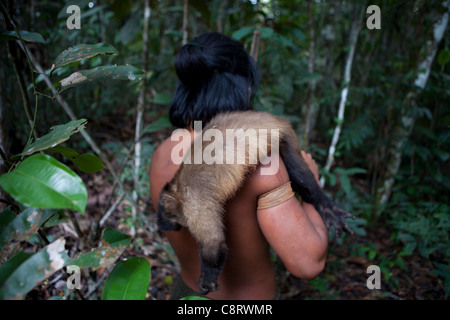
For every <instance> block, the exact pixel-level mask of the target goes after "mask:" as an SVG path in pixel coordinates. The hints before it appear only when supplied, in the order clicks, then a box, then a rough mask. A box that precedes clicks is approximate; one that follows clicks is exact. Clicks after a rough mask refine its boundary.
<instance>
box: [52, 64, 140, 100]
mask: <svg viewBox="0 0 450 320" xmlns="http://www.w3.org/2000/svg"><path fill="white" fill-rule="evenodd" d="M143 76H144V73H143V72H142V70H141V69H138V68H136V67H133V66H132V65H128V64H127V65H125V66H100V67H97V68H95V69H90V70H81V71H77V72H75V73H72V74H71V75H70V76H69V77H67V78H65V79H62V80H61V81H60V84H61V85H60V86H59V87H58V93H62V92H64V91H66V90H68V89H72V88H75V87H78V86H80V85H83V84H86V83H89V82H93V81H102V83H104V82H105V81H108V80H131V81H134V80H141V79H142V77H143Z"/></svg>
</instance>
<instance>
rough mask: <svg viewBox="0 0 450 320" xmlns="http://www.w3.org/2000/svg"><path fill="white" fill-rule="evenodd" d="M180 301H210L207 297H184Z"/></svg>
mask: <svg viewBox="0 0 450 320" xmlns="http://www.w3.org/2000/svg"><path fill="white" fill-rule="evenodd" d="M180 300H210V299H208V298H205V297H200V296H187V297H183V298H181V299H180Z"/></svg>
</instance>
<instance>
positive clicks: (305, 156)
mask: <svg viewBox="0 0 450 320" xmlns="http://www.w3.org/2000/svg"><path fill="white" fill-rule="evenodd" d="M302 156H303V159H304V160H305V162H306V164H307V165H308V167H309V170H311V172H312V173H313V175H314V177H315V178H316V180H317V183H318V184H319V185H320V182H319V167H318V166H317V164H316V161H315V160H314V159H313V157H312V156H311V154H309V153H306V152H305V151H303V150H302Z"/></svg>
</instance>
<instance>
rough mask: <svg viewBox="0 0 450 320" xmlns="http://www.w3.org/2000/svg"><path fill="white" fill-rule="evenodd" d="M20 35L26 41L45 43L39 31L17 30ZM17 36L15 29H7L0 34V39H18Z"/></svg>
mask: <svg viewBox="0 0 450 320" xmlns="http://www.w3.org/2000/svg"><path fill="white" fill-rule="evenodd" d="M19 34H20V36H21V37H22V39H23V40H25V41H27V42H39V43H45V40H44V38H43V37H42V36H41V34H40V33H37V32H29V31H19ZM19 39H20V38H19V36H18V35H17V33H16V32H15V31H7V32H3V33H1V34H0V41H14V40H19Z"/></svg>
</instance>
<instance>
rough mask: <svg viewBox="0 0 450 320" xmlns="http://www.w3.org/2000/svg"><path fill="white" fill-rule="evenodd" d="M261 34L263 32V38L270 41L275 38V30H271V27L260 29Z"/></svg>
mask: <svg viewBox="0 0 450 320" xmlns="http://www.w3.org/2000/svg"><path fill="white" fill-rule="evenodd" d="M258 30H259V32H261V38H262V39H269V38H270V37H272V36H273V33H274V31H273V29H272V28H269V27H262V28H258Z"/></svg>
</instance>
